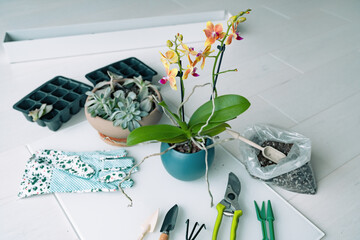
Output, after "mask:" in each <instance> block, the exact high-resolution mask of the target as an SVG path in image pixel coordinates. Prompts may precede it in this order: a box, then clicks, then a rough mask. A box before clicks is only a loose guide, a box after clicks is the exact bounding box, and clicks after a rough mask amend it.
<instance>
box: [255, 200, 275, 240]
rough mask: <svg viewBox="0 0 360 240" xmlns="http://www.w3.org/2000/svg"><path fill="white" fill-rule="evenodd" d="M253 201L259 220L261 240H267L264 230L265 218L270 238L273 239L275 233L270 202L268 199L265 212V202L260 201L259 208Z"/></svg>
mask: <svg viewBox="0 0 360 240" xmlns="http://www.w3.org/2000/svg"><path fill="white" fill-rule="evenodd" d="M254 203H255V210H256V215H257V218H258V220H259V221H260V222H261V231H262V235H263V240H269V238H268V235H267V230H266V220H267V221H268V222H269V232H270V240H275V234H274V224H273V222H274V220H275V218H274V213H273V210H272V207H271V202H270V200H268V208H267V212H266V213H265V211H266V210H265V202H262V205H261V210H260V209H259V206H258V205H257V203H256V201H254Z"/></svg>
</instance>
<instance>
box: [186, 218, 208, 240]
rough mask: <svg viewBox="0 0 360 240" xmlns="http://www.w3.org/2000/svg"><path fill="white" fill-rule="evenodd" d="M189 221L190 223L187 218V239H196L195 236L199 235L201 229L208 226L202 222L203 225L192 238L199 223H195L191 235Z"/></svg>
mask: <svg viewBox="0 0 360 240" xmlns="http://www.w3.org/2000/svg"><path fill="white" fill-rule="evenodd" d="M189 223H190V220H189V219H188V220H186V236H185V239H186V240H195V238H196V237H197V236H198V235H199V233H200V231H201V230H202V229H203V228H205V229H206V226H205V224H202V225H201V227H200V228H199V230H198V231H197V232H196V234H195V236H194V237H193V238H192V236H193V234H194V232H195V229H196V227H197V225H199V223H198V222H196V223H195V225H194V227H193V229H192V231H191V233H190V236H189Z"/></svg>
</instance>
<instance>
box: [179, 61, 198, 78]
mask: <svg viewBox="0 0 360 240" xmlns="http://www.w3.org/2000/svg"><path fill="white" fill-rule="evenodd" d="M198 62H199V59H198V58H196V59H195V61H194V62H193V61H191V59H190V58H189V63H190V64H189V65H187V69H186V71H185V72H184V77H183V78H184V79H187V78H188V76H189V74H191V75H193V77H198V76H200V75H199V74H198V73H196V70H197V68H196V67H195V65H196V64H197V63H198Z"/></svg>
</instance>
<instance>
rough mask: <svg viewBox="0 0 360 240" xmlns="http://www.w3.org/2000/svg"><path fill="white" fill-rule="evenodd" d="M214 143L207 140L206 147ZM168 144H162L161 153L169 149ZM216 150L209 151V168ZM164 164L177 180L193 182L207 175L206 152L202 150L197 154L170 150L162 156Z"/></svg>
mask: <svg viewBox="0 0 360 240" xmlns="http://www.w3.org/2000/svg"><path fill="white" fill-rule="evenodd" d="M212 143H213V142H212V141H211V140H207V142H206V145H207V146H208V145H210V144H212ZM169 147H170V146H169V144H168V143H161V147H160V149H161V152H163V151H165V150H166V149H167V148H169ZM214 156H215V149H214V148H210V149H208V159H207V161H208V167H209V168H210V166H211V164H212V163H213V161H214ZM161 160H162V163H163V165H164V167H165V169H166V171H167V172H168V173H169V174H170V175H171V176H173V177H174V178H176V179H179V180H182V181H192V180H196V179H198V178H201V177H203V176H204V175H205V172H206V165H205V150H201V151H199V152H196V153H181V152H178V151H176V150H174V149H171V150H169V151H168V152H166V153H165V154H163V155H161Z"/></svg>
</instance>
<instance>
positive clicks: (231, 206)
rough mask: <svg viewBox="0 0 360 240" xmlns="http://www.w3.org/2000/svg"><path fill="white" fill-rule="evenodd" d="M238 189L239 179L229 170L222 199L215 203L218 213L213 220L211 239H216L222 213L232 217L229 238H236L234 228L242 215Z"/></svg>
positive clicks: (239, 185) (239, 189) (239, 188)
mask: <svg viewBox="0 0 360 240" xmlns="http://www.w3.org/2000/svg"><path fill="white" fill-rule="evenodd" d="M240 191H241V183H240V180H239V179H238V177H237V176H236V175H235V174H234V173H232V172H230V173H229V180H228V184H227V188H226V192H225V196H224V199H223V200H221V201H220V202H219V203H218V204H217V205H216V209H217V211H218V215H217V218H216V222H215V227H214V231H213V235H212V240H216V239H217V235H218V232H219V229H220V225H221V220H222V217H223V215H225V216H228V217H232V223H231V232H230V240H235V239H236V229H237V225H238V222H239V218H240V216H241V215H242V211H241V210H240V205H239V200H238V197H239V195H240Z"/></svg>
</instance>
